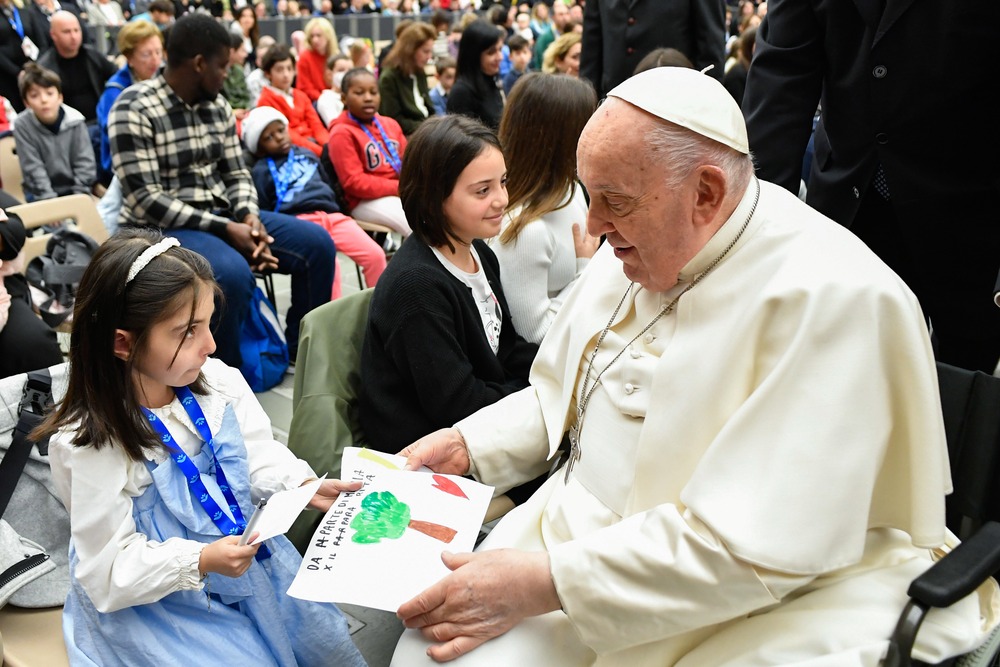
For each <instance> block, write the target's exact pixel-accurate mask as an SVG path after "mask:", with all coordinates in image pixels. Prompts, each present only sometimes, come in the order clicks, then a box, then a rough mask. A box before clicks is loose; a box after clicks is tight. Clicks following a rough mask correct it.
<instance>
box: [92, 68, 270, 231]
mask: <svg viewBox="0 0 1000 667" xmlns="http://www.w3.org/2000/svg"><path fill="white" fill-rule="evenodd" d="M108 137H109V138H110V140H111V156H112V159H111V162H112V167H113V168H114V172H115V174H117V175H118V179H119V181H121V187H122V195H123V202H122V208H121V213H120V214H119V217H118V220H119V222H120V223H121V224H155V225H158V226H160V227H162V228H165V229H169V228H179V227H184V228H189V229H199V230H202V231H207V232H212V233H214V234H216V235H218V236H223V238H225V236H224V233H225V231H224V230H225V226H226V224H227V223H229V222H230V221H232V220H236V221H242V220H243V218H244V217H245V216H246V215H247V214H249V213H253V214H255V215H256V214H259V210H258V208H257V191H256V190H255V189H254V185H253V180H252V179H251V177H250V171H249V170H248V169H247V166H246V163H245V162H244V160H243V151H242V148H241V146H240V140H239V138H237V136H236V120H235V117H234V116H233V112H232V109H231V108H230V106H229V104H228V103H227V102H226V100H225V99H224V98H223V97H222V96H221V95H220V96H219V97H217V98H216V99H215V100H214V101H212V102H201V103H199V104H197V105H195V106H193V107H192V106H189V105H188V104H187V103H185V102H184V101H183V100H182V99H180V98H179V97H178V96H177V95H176V93H174V91H173V89H172V88H171V87H170V86H169V85H167V82H166V80H165V79H164V78H163V75H162V74H160V75H159V76H156V77H153V78H152V79H150V80H148V81H143V82H141V83H139V84H136V85H134V86H130V87H129V88H127V89H125V91H124V92H123V93H122V94H121V95H120V96H119V98H118V100H117V101H116V102H115V105H114V106H113V107H112V108H111V114H110V116H109V118H108ZM222 211H230V212H231V215H232V218H229V217H224V216H220V215H218V212H222Z"/></svg>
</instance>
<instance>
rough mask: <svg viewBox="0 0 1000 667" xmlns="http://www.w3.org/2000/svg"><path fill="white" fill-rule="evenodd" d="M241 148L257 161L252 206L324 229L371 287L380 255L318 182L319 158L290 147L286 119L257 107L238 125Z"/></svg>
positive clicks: (336, 290)
mask: <svg viewBox="0 0 1000 667" xmlns="http://www.w3.org/2000/svg"><path fill="white" fill-rule="evenodd" d="M243 143H244V144H245V145H246V147H247V150H249V151H250V152H251V153H253V155H254V157H256V158H257V162H256V163H254V165H253V169H252V175H253V182H254V185H255V186H256V187H257V201H258V203H259V204H260V207H261V208H262V209H268V210H273V211H277V212H279V213H287V214H288V215H294V216H296V217H298V218H301V219H302V220H308V221H310V222H314V223H316V224H317V225H319V226H321V227H323V228H324V229H325V230H326V231H327V233H328V234H329V235H330V238H332V239H333V242H334V244H336V246H337V250H338V251H340V252H342V253H344V254H345V255H347V256H348V257H350V258H351V259H352V260H354V262H356V263H357V264H358V265H359V266H360V267H361V269H362V271H364V274H365V283H366V284H367V285H368V286H369V287H374V286H375V283H376V282H378V278H379V276H381V275H382V271H384V270H385V265H386V260H385V252H384V251H383V250H382V248H381V247H380V246H379V244H377V243H375V241H374V240H372V238H371V237H370V236H368V234H367V233H365V231H364V230H362V229H361V228H360V227H358V225H357V223H356V222H354V220H353V219H351V218H349V217H347V216H346V215H344V214H343V213H341V212H340V207H339V206H337V199H336V196H335V195H334V193H333V190H332V189H331V188H330V185H329V184H328V183H327V182H326V181H325V180H324V179H323V170H322V169H321V168H320V163H319V158H317V157H316V156H315V155H313V154H312V153H310V152H309V151H306V150H303V149H302V148H300V147H298V146H293V145H292V142H291V141H290V140H289V137H288V119H287V118H285V117H284V116H283V115H282V114H281V112H280V111H278V110H277V109H273V108H271V107H257V108H256V109H254V110H253V111H251V112H250V113H249V114H248V115H247V117H246V118H245V119H244V120H243ZM340 276H341V270H340V263H339V262H338V263H337V266H336V269H335V271H334V275H333V295H332V298H334V299H337V298H339V297H340V295H341V284H340Z"/></svg>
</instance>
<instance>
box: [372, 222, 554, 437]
mask: <svg viewBox="0 0 1000 667" xmlns="http://www.w3.org/2000/svg"><path fill="white" fill-rule="evenodd" d="M473 243H474V246H475V248H476V252H478V253H479V258H480V260H481V261H482V265H483V271H484V272H485V274H486V278H487V280H488V281H489V283H490V286H491V287H492V288H493V293H494V295H495V296H496V298H497V300H498V301H499V302H500V308H501V309H502V311H503V322H502V325H501V329H500V348H499V350H498V351H497V354H493V350H492V349H491V348H490V345H489V342H488V340H487V338H486V332H485V331H484V330H483V321H482V318H481V317H480V314H479V311H478V309H477V307H476V302H475V299H474V298H473V296H472V290H471V289H470V288H469V287H468V286H467V285H466V284H465V283H463V282H462V281H460V280H459V279H458V278H456V277H455V276H453V275H452V274H451V273H449V272H448V270H447V269H446V268H445V267H444V266H442V265H441V262H440V261H438V259H437V257H435V256H434V253H433V252H432V251H431V249H430V247H429V246H427V245H426V244H425V243H424V242H422V241H421V240H420V239H418V238H416V237H415V236H410V237H409V238H407V239H406V242H405V243H403V246H402V248H400V249H399V250H398V251H397V252H396V254H395V255H394V256H393V258H392V261H391V262H389V266H388V268H387V269H386V271H385V273H383V274H382V276H381V277H380V278H379V281H378V285H377V286H376V288H375V292H374V294H373V295H372V302H371V308H370V310H369V312H368V328H367V331H366V335H365V342H364V348H363V349H362V352H361V395H360V401H359V412H360V418H361V427H362V430H363V431H364V434H365V439H366V440H367V444H368V446H369V447H371V448H372V449H377V450H380V451H383V452H390V453H396V452H398V451H399V450H401V449H402V448H403V447H406V446H407V445H409V444H410V443H412V442H413V441H414V440H417V439H419V438H421V437H423V436H425V435H427V434H428V433H430V432H432V431H435V430H437V429H439V428H444V427H448V426H451V425H453V424H454V423H455V422H457V421H459V420H460V419H463V418H465V417H468V416H469V415H471V414H472V413H473V412H475V411H476V410H478V409H480V408H482V407H484V406H487V405H490V404H491V403H495V402H496V401H498V400H500V399H501V398H503V397H504V396H506V395H508V394H511V393H514V392H515V391H518V390H519V389H523V388H524V387H526V386H527V385H528V371H529V370H530V368H531V362H532V361H533V360H534V358H535V353H536V352H537V351H538V346H537V345H535V344H533V343H529V342H527V341H525V340H524V339H523V338H521V337H520V336H519V335H518V334H517V331H516V330H515V328H514V322H512V321H511V317H510V309H509V308H508V307H507V301H506V299H505V298H504V294H503V288H502V287H501V285H500V264H499V262H497V258H496V256H495V255H494V254H493V251H492V250H490V249H489V247H488V246H487V245H486V244H485V243H484V242H482V241H478V240H477V241H474V242H473Z"/></svg>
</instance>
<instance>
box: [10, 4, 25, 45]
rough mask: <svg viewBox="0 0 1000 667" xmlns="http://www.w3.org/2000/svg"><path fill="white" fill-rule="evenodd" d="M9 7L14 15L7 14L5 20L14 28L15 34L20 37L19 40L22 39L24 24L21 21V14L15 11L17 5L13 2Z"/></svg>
mask: <svg viewBox="0 0 1000 667" xmlns="http://www.w3.org/2000/svg"><path fill="white" fill-rule="evenodd" d="M10 9H11V13H12V14H13V15H14V16H13V17H10V16H8V17H7V22H8V23H10V27H11V28H13V29H14V32H16V33H17V36H18V37H20V38H21V41H24V25H23V24H22V23H21V14H20V13H19V12H18V11H17V7H16V6H15V5H14V4H13V3H11V5H10Z"/></svg>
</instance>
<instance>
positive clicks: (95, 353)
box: [34, 228, 365, 667]
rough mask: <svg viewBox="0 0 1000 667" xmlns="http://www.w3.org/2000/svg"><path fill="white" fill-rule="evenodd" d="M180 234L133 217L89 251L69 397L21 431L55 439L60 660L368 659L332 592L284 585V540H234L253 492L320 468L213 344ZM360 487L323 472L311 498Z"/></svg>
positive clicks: (289, 558) (201, 273)
mask: <svg viewBox="0 0 1000 667" xmlns="http://www.w3.org/2000/svg"><path fill="white" fill-rule="evenodd" d="M179 245H180V244H179V242H178V241H177V240H176V239H174V238H164V237H162V236H161V235H160V233H159V232H158V231H152V230H150V229H134V228H133V229H130V230H126V231H121V232H119V233H118V234H116V235H115V236H113V237H112V238H111V239H109V240H108V241H105V242H104V244H102V246H101V247H100V248H99V249H98V251H97V252H96V253H95V254H94V257H93V259H91V261H90V264H89V266H88V267H87V270H86V271H85V272H84V275H83V278H82V280H81V281H80V287H79V291H78V293H77V300H76V307H77V311H76V312H77V317H76V318H75V319H74V323H73V337H72V344H71V349H70V366H69V368H70V370H69V386H68V389H67V391H66V397H65V398H64V399H63V401H62V403H61V404H60V405H59V407H58V408H57V410H56V411H55V412H54V413H53V414H52V415H51V416H50V417H49V418H48V419H47V420H46V421H45V422H43V424H42V425H41V426H40V427H39V428H38V429H36V431H35V433H34V436H35V437H44V436H51V440H50V441H49V460H50V463H51V465H52V481H53V485H54V487H55V490H56V494H57V495H58V496H59V498H60V499H61V500H62V502H63V504H64V505H65V506H66V509H67V510H68V511H69V516H70V528H71V540H70V553H69V557H70V571H71V588H70V592H69V595H68V596H67V599H66V606H65V608H64V610H63V614H64V628H65V639H66V648H67V651H68V653H69V662H70V664H73V665H83V664H87V665H109V666H110V665H125V664H135V663H136V661H137V660H141V661H142V662H143V663H145V664H177V663H178V656H180V655H182V654H183V655H184V656H186V661H188V662H194V663H198V664H233V663H239V662H254V663H258V664H269V665H286V666H292V665H329V664H336V665H350V666H352V667H358V666H361V665H364V664H365V663H364V659H363V658H362V657H361V654H360V653H359V652H358V650H357V648H356V647H355V646H354V644H353V643H352V641H351V637H350V635H349V634H348V628H347V622H346V620H345V618H344V616H343V614H341V612H340V610H339V609H337V607H336V606H335V605H333V604H321V603H316V602H307V601H303V600H298V599H296V598H293V597H289V596H288V595H286V593H285V591H287V590H288V586H289V585H290V584H291V582H292V579H293V578H294V577H295V573H296V572H297V570H298V568H299V565H300V563H301V561H302V559H301V557H300V556H299V554H298V552H296V550H295V547H293V546H292V544H291V542H289V541H288V540H287V539H286V538H285V537H284V536H280V535H279V536H278V537H274V538H271V539H268V540H266V541H265V542H264V543H262V544H257V545H253V546H249V545H246V546H243V545H240V544H239V539H240V537H239V536H240V534H241V533H243V532H244V531H245V529H246V520H247V519H249V518H250V516H251V515H252V513H253V511H254V504H255V503H256V502H257V501H259V500H260V499H262V498H268V497H269V496H271V494H273V493H276V492H278V491H283V490H286V489H293V488H296V487H298V486H300V485H301V484H304V483H306V482H308V481H310V480H313V479H315V478H316V473H315V472H313V470H312V469H311V468H310V467H309V465H308V464H306V463H305V462H304V461H301V460H299V459H297V458H295V456H294V455H293V454H292V453H291V452H289V451H288V448H286V447H285V446H284V445H282V444H281V443H280V442H277V441H276V440H275V439H274V437H273V435H272V433H271V426H270V422H269V420H268V418H267V415H266V414H265V412H264V410H263V408H261V406H260V404H259V403H258V402H257V399H256V398H255V397H254V395H253V393H252V392H251V390H250V387H249V386H248V385H247V383H246V381H245V380H244V379H243V377H242V375H241V374H240V372H239V371H238V370H236V369H235V368H230V367H229V366H227V365H225V364H224V363H223V362H221V361H219V360H217V359H209V355H211V354H212V353H213V352H214V351H215V341H214V340H213V338H212V333H211V331H210V329H209V326H208V323H209V320H210V319H211V317H212V310H213V308H214V301H215V293H216V292H217V291H218V290H219V287H218V285H217V284H216V282H215V280H214V279H213V277H212V267H211V266H210V265H209V264H208V262H207V261H206V260H205V259H204V257H202V256H201V255H199V254H197V253H195V252H192V251H190V250H187V249H185V248H181V247H179ZM357 488H358V485H357V484H351V483H344V482H341V481H340V480H333V479H328V480H324V481H323V483H322V484H321V485H320V487H319V490H318V492H317V493H316V494H315V495H314V496H313V497H312V498H311V499H310V501H309V506H311V507H313V508H316V509H319V510H321V511H325V510H326V509H328V508H329V507H330V506H331V505H332V503H333V502H335V501H336V498H337V496H338V495H339V493H340V492H342V491H347V490H353V489H357ZM256 535H257V533H256V532H254V533H252V534H251V535H250V541H251V542H252V541H253V540H254V539H255V537H256Z"/></svg>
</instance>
